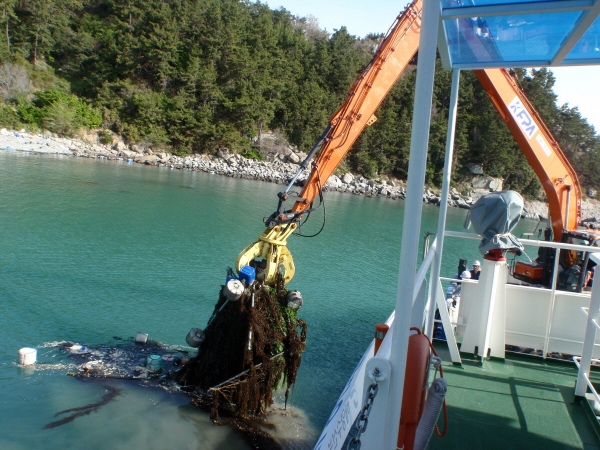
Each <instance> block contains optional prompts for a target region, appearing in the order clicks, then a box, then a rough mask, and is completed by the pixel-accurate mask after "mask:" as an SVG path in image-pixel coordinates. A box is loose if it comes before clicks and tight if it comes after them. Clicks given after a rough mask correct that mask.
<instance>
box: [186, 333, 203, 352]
mask: <svg viewBox="0 0 600 450" xmlns="http://www.w3.org/2000/svg"><path fill="white" fill-rule="evenodd" d="M204 338H205V335H204V330H201V329H200V328H192V329H191V330H190V332H189V333H188V335H187V336H186V337H185V342H187V345H189V346H190V347H194V348H197V347H200V344H202V342H204Z"/></svg>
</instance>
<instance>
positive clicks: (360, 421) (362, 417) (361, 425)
mask: <svg viewBox="0 0 600 450" xmlns="http://www.w3.org/2000/svg"><path fill="white" fill-rule="evenodd" d="M380 374H381V372H379V369H378V368H377V367H376V368H375V369H374V370H373V379H374V381H373V383H371V385H370V386H369V389H368V390H367V398H366V399H365V404H364V406H363V407H362V409H361V410H360V413H359V415H358V418H357V420H356V428H357V429H358V431H357V432H356V436H354V437H353V438H352V439H350V441H349V442H348V447H346V448H347V449H348V450H359V449H360V446H361V445H362V444H361V442H360V436H361V435H362V434H363V433H364V432H365V431H366V430H367V425H368V424H369V414H371V408H372V407H373V401H374V400H375V397H376V396H377V392H378V391H379V385H378V384H377V379H378V378H379V375H380Z"/></svg>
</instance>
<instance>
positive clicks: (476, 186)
mask: <svg viewBox="0 0 600 450" xmlns="http://www.w3.org/2000/svg"><path fill="white" fill-rule="evenodd" d="M86 140H87V141H88V142H86V141H84V140H77V139H68V138H60V137H57V136H52V135H46V134H29V133H26V132H23V131H21V132H15V131H9V130H6V129H2V130H0V149H6V150H9V151H11V150H13V151H22V152H29V153H40V154H61V155H69V156H77V157H84V158H94V159H105V160H115V161H125V162H130V163H139V164H146V165H151V166H162V167H168V168H171V169H187V170H196V171H201V172H206V173H213V174H217V175H224V176H228V177H234V178H246V179H251V180H260V181H266V182H271V183H280V184H287V183H289V181H290V180H291V179H292V177H293V176H294V175H295V174H296V172H297V170H298V165H299V163H300V162H301V161H302V159H303V158H304V157H305V155H304V154H302V153H300V152H295V151H293V148H291V147H285V148H284V150H283V151H282V152H279V153H276V154H271V155H269V158H268V161H257V160H254V159H248V158H244V157H243V156H241V155H239V154H231V153H229V152H228V151H222V150H221V151H219V152H218V153H217V154H216V155H189V156H184V157H180V156H176V155H172V154H170V153H165V152H156V153H155V152H153V151H152V150H151V149H149V148H143V147H141V146H137V145H133V146H131V147H128V146H127V145H125V144H124V143H123V142H117V143H116V144H114V145H111V146H109V145H103V144H99V143H94V142H95V141H97V137H96V136H93V137H91V138H88V139H86ZM306 176H307V174H306V173H304V174H301V175H300V177H299V178H298V183H299V184H301V183H302V182H303V181H304V180H305V179H306ZM501 188H502V183H501V181H499V180H497V179H493V178H491V177H485V176H482V175H476V176H475V177H474V178H473V187H472V188H470V189H468V190H466V191H463V192H458V191H457V190H456V189H452V190H451V192H450V194H449V196H448V204H449V205H450V206H453V207H459V208H465V209H468V208H469V207H470V206H471V205H472V204H473V203H474V202H475V201H476V200H477V199H478V198H479V197H480V196H481V195H483V194H485V193H487V192H490V190H500V189H501ZM325 190H329V191H338V192H346V193H349V194H354V195H364V196H368V197H387V198H390V199H399V200H402V199H405V198H406V187H405V185H404V183H403V182H401V181H394V180H385V179H381V178H378V179H366V178H364V177H362V176H355V175H353V174H351V173H346V174H344V175H343V176H337V175H332V176H331V177H330V179H329V180H328V181H327V183H326V185H325ZM423 201H424V202H426V203H431V204H435V205H439V204H440V202H441V197H440V192H439V191H437V190H433V189H426V190H425V193H424V195H423ZM547 216H548V206H547V204H546V203H544V202H541V201H525V207H524V210H523V217H524V218H527V219H532V220H538V219H542V220H543V219H545V218H547ZM582 218H583V219H584V220H586V219H587V220H588V221H594V222H598V221H600V202H599V201H596V200H593V199H586V200H584V201H583V202H582Z"/></svg>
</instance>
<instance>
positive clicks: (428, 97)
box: [382, 0, 440, 450]
mask: <svg viewBox="0 0 600 450" xmlns="http://www.w3.org/2000/svg"><path fill="white" fill-rule="evenodd" d="M422 14H423V20H422V22H421V36H420V39H419V61H418V63H417V80H416V86H415V100H414V109H413V120H412V131H411V143H410V155H409V168H408V177H407V191H408V195H407V197H406V203H405V206H404V224H403V230H402V247H401V252H400V268H399V271H398V287H397V294H396V320H395V321H394V334H393V336H392V349H391V350H392V351H391V358H390V363H391V369H392V374H391V379H390V395H389V401H388V408H387V414H386V424H385V436H384V446H383V447H382V448H383V449H387V450H395V449H396V447H397V441H398V429H399V426H400V407H401V405H402V397H403V389H404V378H405V371H406V354H407V348H408V337H409V326H410V319H411V316H412V314H411V312H412V293H413V290H414V284H415V275H416V267H417V256H418V245H419V241H420V240H419V234H420V229H421V212H422V209H423V189H424V187H423V186H424V183H425V169H426V167H427V148H428V145H429V124H430V120H431V101H432V98H433V78H434V73H435V56H436V49H437V34H438V21H439V16H440V2H439V0H424V1H423V11H422Z"/></svg>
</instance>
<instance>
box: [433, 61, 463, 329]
mask: <svg viewBox="0 0 600 450" xmlns="http://www.w3.org/2000/svg"><path fill="white" fill-rule="evenodd" d="M459 82H460V70H458V69H455V70H453V71H452V88H451V90H450V107H449V114H448V132H447V134H446V156H445V158H444V175H443V179H442V195H441V200H440V214H439V216H438V227H437V238H436V239H437V248H436V252H435V260H434V261H433V266H432V268H431V282H430V283H429V304H428V310H427V317H426V318H425V320H426V321H425V334H426V335H427V336H429V337H431V336H433V320H434V317H435V307H436V305H439V304H441V303H442V302H440V299H439V298H438V296H439V294H440V293H439V289H437V284H438V281H437V280H439V278H440V269H441V266H442V253H443V250H444V231H445V230H446V215H447V213H448V193H449V191H450V178H451V175H452V157H453V152H454V135H455V129H456V111H457V109H458V87H459ZM432 294H433V295H432ZM442 295H443V292H442ZM444 331H445V332H446V336H448V333H452V329H449V330H444Z"/></svg>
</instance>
